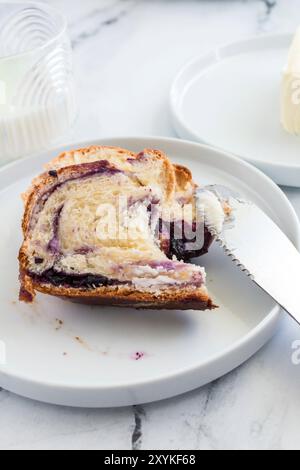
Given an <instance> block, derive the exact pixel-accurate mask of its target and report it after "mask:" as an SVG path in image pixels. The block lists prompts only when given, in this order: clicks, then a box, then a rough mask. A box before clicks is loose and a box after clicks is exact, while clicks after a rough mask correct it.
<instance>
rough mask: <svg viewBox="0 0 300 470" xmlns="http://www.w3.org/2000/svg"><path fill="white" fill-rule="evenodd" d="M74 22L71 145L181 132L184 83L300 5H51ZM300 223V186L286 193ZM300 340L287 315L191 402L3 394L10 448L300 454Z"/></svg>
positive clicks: (282, 1)
mask: <svg viewBox="0 0 300 470" xmlns="http://www.w3.org/2000/svg"><path fill="white" fill-rule="evenodd" d="M48 3H51V4H53V5H56V6H57V7H58V8H60V9H62V10H63V11H64V13H65V14H66V15H67V17H68V20H69V24H70V32H71V36H72V41H73V45H74V66H75V72H76V80H77V87H78V97H79V108H80V115H79V118H78V121H77V124H76V126H75V129H74V131H73V135H72V136H70V139H71V138H72V139H73V140H82V139H88V138H92V137H96V136H97V137H99V136H100V137H101V136H109V135H143V134H148V135H149V134H156V135H167V136H172V135H174V131H173V129H172V126H171V123H170V117H169V114H168V108H167V97H168V91H169V87H170V83H171V80H172V77H173V76H174V74H175V73H176V71H177V70H178V69H179V67H180V66H181V65H182V64H183V63H184V62H185V61H186V60H188V59H189V58H191V57H193V56H195V55H196V54H199V53H201V52H204V51H206V50H208V49H210V48H211V47H213V46H215V45H217V44H222V43H224V42H228V41H231V40H235V39H241V38H244V37H248V36H251V35H255V34H263V33H265V32H272V31H275V32H280V31H292V30H294V29H295V28H296V27H297V26H298V25H299V24H300V0H277V1H275V0H274V1H272V0H248V1H247V0H240V1H238V0H232V1H231V0H219V1H210V0H207V1H204V0H203V1H201V0H197V1H196V0H194V1H192V0H106V1H105V0H85V1H82V0H51V1H50V0H49V1H48ZM285 191H286V193H287V195H288V197H289V198H290V200H291V201H292V203H293V204H294V206H295V208H296V210H297V213H298V215H300V190H296V189H286V190H285ZM299 338H300V332H299V329H298V328H297V326H296V325H294V324H293V322H292V321H290V320H289V319H288V318H287V317H283V319H282V322H281V327H280V329H279V331H278V334H277V335H276V336H275V338H274V339H273V340H272V341H271V342H270V343H269V344H268V345H267V346H265V347H264V348H263V349H262V350H261V351H260V352H259V353H258V354H257V355H256V356H255V357H254V358H252V359H251V360H249V361H248V362H247V363H246V364H244V365H243V366H241V367H240V368H239V369H237V370H236V371H234V372H232V373H231V374H229V375H227V376H226V377H224V378H221V379H219V380H217V381H216V382H214V383H212V384H210V385H207V386H206V387H203V388H201V389H199V390H196V391H194V392H191V393H188V394H186V395H184V396H182V397H177V398H173V399H171V400H167V401H164V402H160V403H154V404H149V405H145V406H136V407H133V408H123V409H115V410H84V409H82V410H78V409H72V408H64V407H62V408H60V407H55V406H50V405H46V404H41V403H37V402H33V401H30V400H26V399H23V398H20V397H17V396H15V395H13V394H11V393H9V392H7V391H5V390H1V391H0V421H1V431H0V448H3V449H24V448H25V449H97V448H98V449H101V448H104V449H131V448H132V449H143V448H146V449H167V448H169V449H230V448H235V449H289V448H297V449H300V442H299V438H298V435H299V430H298V429H299V422H300V394H299V389H300V367H296V366H293V364H292V362H291V353H292V351H291V344H292V342H293V341H294V340H296V339H299Z"/></svg>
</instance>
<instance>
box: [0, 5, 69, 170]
mask: <svg viewBox="0 0 300 470" xmlns="http://www.w3.org/2000/svg"><path fill="white" fill-rule="evenodd" d="M75 114H76V107H75V100H74V90H73V72H72V48H71V42H70V39H69V36H68V32H67V23H66V20H65V18H64V17H63V16H62V15H61V14H60V13H58V12H57V11H56V10H54V9H53V8H50V7H49V6H47V5H44V4H38V3H30V2H29V3H20V2H18V3H14V2H7V3H0V165H2V164H4V163H8V162H10V161H12V160H15V159H17V158H21V157H23V156H26V155H30V154H32V153H34V152H37V151H39V150H42V149H45V148H47V147H50V146H52V145H54V144H55V143H57V142H59V141H60V139H61V138H62V136H64V135H65V134H66V133H68V131H69V130H70V129H71V127H72V124H73V122H74V118H75Z"/></svg>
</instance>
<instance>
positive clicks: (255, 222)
mask: <svg viewBox="0 0 300 470" xmlns="http://www.w3.org/2000/svg"><path fill="white" fill-rule="evenodd" d="M207 189H209V190H211V191H213V192H214V193H215V194H216V195H217V196H218V197H221V198H222V199H226V200H227V201H228V203H229V205H230V206H231V208H232V211H233V221H232V223H230V224H225V228H224V230H223V232H222V233H221V234H220V235H218V237H217V241H218V242H219V243H220V244H221V246H222V247H223V248H224V250H225V253H226V254H227V255H229V256H230V257H231V258H232V260H233V261H234V262H235V263H236V264H237V265H238V266H239V267H240V268H241V269H242V270H243V271H245V272H246V273H247V274H248V275H249V277H250V278H251V279H252V280H253V282H255V283H256V284H257V285H258V286H259V287H261V288H262V289H263V290H264V291H265V292H267V293H268V294H269V295H270V296H271V297H272V298H273V299H274V300H275V301H276V302H277V303H278V304H279V305H280V306H281V307H282V308H283V309H284V310H286V312H287V313H289V315H291V317H292V318H293V319H294V320H296V322H297V323H298V324H299V325H300V253H299V251H298V250H297V249H296V248H295V246H294V245H293V244H292V243H291V241H290V240H289V239H288V237H287V236H286V235H285V234H284V233H283V232H282V231H281V230H280V228H279V227H278V226H277V225H276V224H275V223H274V222H273V221H272V220H271V219H270V218H269V217H268V216H267V215H266V214H265V213H264V212H263V211H262V210H261V209H260V208H259V207H257V206H256V205H255V204H253V203H252V202H249V201H246V200H243V199H242V198H240V197H239V196H238V195H235V194H233V193H232V191H231V190H229V189H228V188H224V187H222V186H210V187H208V188H207Z"/></svg>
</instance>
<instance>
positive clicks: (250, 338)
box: [0, 136, 300, 407]
mask: <svg viewBox="0 0 300 470" xmlns="http://www.w3.org/2000/svg"><path fill="white" fill-rule="evenodd" d="M145 141H147V142H149V143H150V142H155V143H158V142H161V143H162V145H163V144H169V145H182V146H189V147H191V148H192V147H193V148H195V149H197V150H209V151H211V152H214V153H216V154H218V155H220V154H222V156H223V157H225V158H227V159H228V160H230V161H231V162H233V163H235V164H237V165H240V166H243V167H245V168H246V169H248V171H251V172H252V174H253V175H256V176H258V177H259V178H260V179H261V181H264V182H265V183H266V184H268V185H269V187H270V188H272V190H273V191H275V192H276V193H277V196H278V197H280V198H281V200H282V202H284V203H285V205H286V209H287V210H288V211H289V214H290V217H291V223H292V224H293V227H294V237H295V240H296V241H297V246H298V248H299V247H300V223H299V220H298V217H297V215H296V212H295V210H294V208H293V207H292V205H291V203H290V202H289V200H288V198H287V197H286V196H285V194H284V193H283V192H282V191H281V189H280V188H279V187H278V186H277V185H276V184H275V183H274V182H273V181H272V180H271V179H270V178H269V177H267V176H266V175H265V174H263V173H262V172H261V171H260V170H258V169H256V168H255V167H253V166H252V165H250V164H249V163H247V162H245V161H242V160H240V159H239V158H238V157H235V156H232V155H230V154H226V153H224V152H220V151H219V150H216V149H214V148H212V147H209V146H206V145H202V144H198V143H195V142H190V141H184V140H181V139H176V138H168V137H160V136H158V137H155V136H149V137H147V136H143V137H141V136H138V137H134V136H133V137H128V136H125V137H107V138H100V139H91V140H89V141H85V142H79V143H71V144H68V145H64V146H63V147H61V148H53V149H50V150H48V151H46V152H43V154H45V155H46V154H47V155H48V154H50V153H53V152H55V153H57V154H58V153H60V152H62V151H65V150H66V149H70V148H84V147H86V146H88V145H97V144H98V145H101V144H103V145H105V144H106V145H108V144H111V145H118V146H123V147H127V148H130V147H131V146H132V145H133V142H135V143H138V142H140V145H141V148H142V147H143V146H144V144H145ZM37 157H40V154H37V155H34V156H30V157H27V158H26V159H24V160H22V162H23V164H24V165H26V164H27V163H29V162H30V161H34V160H35V159H36V158H37ZM19 164H20V161H16V162H12V163H10V164H8V165H6V166H4V167H2V168H1V169H0V178H1V176H2V175H3V174H5V172H7V171H10V172H12V171H14V169H15V168H16V167H17V166H18V165H19ZM8 184H11V183H10V182H9V183H8ZM280 314H281V309H280V307H279V306H276V305H274V308H273V309H272V310H271V311H270V313H269V314H268V315H267V316H266V317H265V318H264V319H263V321H262V322H260V323H259V324H258V325H256V326H255V327H254V328H253V329H252V330H251V331H250V332H249V333H247V334H246V335H245V336H244V337H242V338H240V339H239V340H238V341H235V342H233V343H232V345H231V346H230V347H228V348H226V349H224V350H223V351H222V353H218V354H215V355H213V356H211V357H209V358H208V359H207V360H206V362H205V363H201V364H200V366H199V365H196V366H192V367H191V368H183V369H182V370H180V371H177V372H176V373H171V374H169V375H166V374H164V375H162V376H157V377H155V378H153V379H147V380H141V381H138V382H136V383H132V382H130V383H128V384H125V383H124V382H122V384H119V385H117V384H114V385H113V386H112V385H107V384H106V385H105V384H104V385H103V384H101V386H99V385H98V384H94V385H90V384H89V385H84V384H81V385H76V393H81V392H83V393H87V395H88V396H87V399H86V401H84V406H85V407H95V406H97V407H111V406H115V407H119V406H125V405H133V404H140V403H147V402H152V401H156V400H161V399H165V398H170V397H173V396H176V395H180V394H182V393H185V392H187V391H190V390H193V389H195V388H197V387H199V386H201V385H204V384H205V383H209V381H211V380H215V379H216V378H218V377H220V376H222V375H224V374H226V373H228V372H230V371H231V370H233V369H235V368H236V367H237V366H239V365H240V364H242V363H243V362H245V361H246V360H247V359H249V358H250V357H251V356H253V355H254V354H255V353H256V352H257V351H258V350H259V349H260V348H261V347H262V346H263V345H264V344H266V343H267V342H268V340H269V339H271V337H272V336H273V334H274V333H275V331H276V329H277V325H278V320H279V319H280ZM252 343H255V347H254V350H253V348H252ZM237 351H239V354H240V358H239V359H238V360H237V361H234V360H233V359H232V357H231V356H232V355H233V354H235V353H236V352H237ZM230 358H231V365H230V366H229V367H228V368H225V369H224V371H223V372H222V373H221V374H219V373H217V374H216V376H215V377H214V376H212V377H211V378H210V380H209V381H206V380H205V381H204V382H203V383H202V382H201V379H199V378H197V380H196V382H197V384H194V383H193V380H194V377H195V376H197V375H198V374H200V373H201V371H205V372H206V373H207V370H208V369H209V368H210V367H211V366H212V365H213V364H216V363H218V362H224V361H225V362H226V361H227V360H229V359H230ZM7 379H8V380H7ZM174 380H175V381H179V382H182V383H181V384H180V385H179V384H178V387H177V390H176V391H171V392H170V391H165V392H159V391H158V389H159V388H160V387H161V388H165V387H166V384H167V383H168V382H169V381H174ZM14 381H15V383H13V382H14ZM191 383H192V384H193V385H190V384H191ZM164 384H165V385H164ZM0 386H4V388H6V389H8V390H9V391H12V392H14V393H17V394H20V395H22V396H25V397H28V398H32V399H36V400H39V401H46V402H48V403H53V404H58V405H66V404H70V403H67V402H66V401H65V398H61V399H58V398H57V393H58V391H59V392H64V394H69V393H70V391H74V386H73V385H72V384H71V385H66V384H64V385H61V384H57V383H53V382H47V381H43V382H42V383H41V382H39V381H38V380H32V379H28V378H26V377H24V376H22V374H11V373H8V372H7V371H6V370H5V369H3V368H1V367H0ZM151 386H152V387H153V388H154V392H153V393H150V395H151V397H152V398H151V399H150V398H146V396H149V394H148V391H147V390H146V389H148V388H149V387H150V388H151ZM126 387H130V389H133V388H134V389H135V394H136V395H137V396H139V397H140V398H137V399H135V401H132V402H130V401H129V400H128V399H125V401H124V399H121V400H120V402H119V403H114V404H112V403H110V402H109V403H105V400H104V401H103V397H102V398H101V397H100V398H99V400H98V401H97V399H96V398H95V392H96V393H98V392H99V391H103V392H105V393H107V391H108V390H110V391H111V390H112V389H113V391H114V392H118V391H119V390H123V389H124V388H126ZM28 390H29V391H28ZM46 390H47V391H48V392H49V395H48V394H47V392H46ZM51 390H53V392H54V395H55V398H51ZM45 392H46V394H47V398H46V399H43V396H42V395H45ZM89 392H90V396H89ZM143 397H144V398H143ZM95 400H96V402H95ZM69 401H70V402H72V403H71V405H72V406H75V407H77V406H78V407H81V406H82V404H81V401H80V400H79V399H75V401H74V402H73V401H72V399H70V400H69Z"/></svg>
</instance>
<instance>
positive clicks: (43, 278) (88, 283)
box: [31, 269, 128, 289]
mask: <svg viewBox="0 0 300 470" xmlns="http://www.w3.org/2000/svg"><path fill="white" fill-rule="evenodd" d="M31 276H32V277H34V278H35V279H36V280H38V281H39V282H45V283H50V284H52V285H54V286H55V287H59V286H65V287H74V288H76V289H80V288H87V289H91V288H97V287H108V286H118V285H124V284H128V282H126V283H125V282H120V281H118V280H116V279H109V278H107V277H104V276H100V275H94V274H68V273H64V272H57V271H55V270H54V269H48V270H47V271H45V272H44V273H43V274H41V275H40V276H38V275H36V274H32V273H31Z"/></svg>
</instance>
